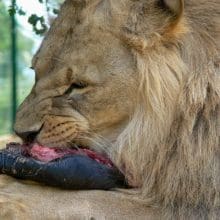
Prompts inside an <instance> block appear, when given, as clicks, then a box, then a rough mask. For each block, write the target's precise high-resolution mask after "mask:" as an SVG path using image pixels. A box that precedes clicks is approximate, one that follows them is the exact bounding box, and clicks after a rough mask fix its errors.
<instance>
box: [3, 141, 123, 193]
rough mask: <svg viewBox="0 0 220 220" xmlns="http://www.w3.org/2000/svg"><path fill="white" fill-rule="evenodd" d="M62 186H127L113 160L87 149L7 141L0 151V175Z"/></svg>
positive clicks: (102, 187) (80, 187)
mask: <svg viewBox="0 0 220 220" xmlns="http://www.w3.org/2000/svg"><path fill="white" fill-rule="evenodd" d="M1 173H3V174H7V175H10V176H13V177H15V178H19V179H26V180H34V181H37V182H40V183H43V184H46V185H49V186H56V187H61V188H65V189H104V190H107V189H111V188H115V187H127V184H126V181H125V178H124V176H123V174H122V173H121V172H120V171H119V170H118V169H117V168H116V167H115V166H113V164H112V162H111V161H110V160H109V159H108V158H106V157H105V156H102V155H100V154H98V153H96V152H93V151H91V150H88V149H69V148H62V149H61V148H48V147H44V146H40V145H37V144H36V145H33V146H31V147H30V146H28V145H20V144H16V143H11V144H8V145H7V147H6V149H3V150H0V174H1Z"/></svg>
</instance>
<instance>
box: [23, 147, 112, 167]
mask: <svg viewBox="0 0 220 220" xmlns="http://www.w3.org/2000/svg"><path fill="white" fill-rule="evenodd" d="M24 147H25V148H26V150H27V151H28V154H29V156H31V157H33V158H35V159H37V160H39V161H42V162H50V161H52V160H55V159H59V158H62V157H64V156H67V155H74V154H82V155H86V156H88V157H90V158H91V159H93V160H95V161H97V162H98V163H102V164H105V165H107V166H109V167H112V166H113V164H112V162H111V160H109V159H108V158H106V157H104V156H103V155H101V154H99V153H96V152H94V151H92V150H89V149H86V148H79V149H71V148H49V147H46V146H41V145H39V144H34V145H33V146H32V147H31V148H29V147H28V146H24Z"/></svg>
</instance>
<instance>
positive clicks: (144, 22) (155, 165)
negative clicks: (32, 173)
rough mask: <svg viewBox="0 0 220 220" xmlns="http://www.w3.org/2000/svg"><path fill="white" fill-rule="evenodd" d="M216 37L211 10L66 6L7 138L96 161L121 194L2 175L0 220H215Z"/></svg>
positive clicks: (219, 23) (161, 1) (109, 0)
mask: <svg viewBox="0 0 220 220" xmlns="http://www.w3.org/2000/svg"><path fill="white" fill-rule="evenodd" d="M219 28H220V1H219V0H210V1H205V0H188V1H183V0H172V1H171V0H136V1H132V0H90V1H89V0H84V1H79V0H66V1H65V2H64V3H63V5H62V7H61V10H60V13H59V15H58V17H57V18H56V19H55V21H54V22H53V24H52V26H51V28H50V30H49V31H48V33H47V34H46V37H45V38H44V40H43V42H42V45H41V47H40V48H39V50H38V51H37V53H36V54H35V56H34V58H33V61H32V66H33V68H34V70H35V73H36V82H35V85H34V86H33V89H32V91H31V92H30V94H29V96H28V97H27V98H26V99H25V100H24V102H23V103H22V104H21V106H20V107H19V109H18V112H17V118H16V123H15V131H16V133H17V134H18V136H20V137H21V138H22V139H23V141H24V143H26V142H28V143H32V144H33V143H40V144H41V145H45V146H49V147H50V148H51V149H53V148H54V147H58V148H60V149H62V148H65V147H71V148H74V146H75V145H76V146H86V147H87V148H89V150H92V151H94V152H96V153H100V154H101V155H107V157H108V159H109V160H110V161H112V163H113V164H114V166H115V167H117V169H118V170H120V172H121V173H123V175H124V177H125V179H126V182H127V183H128V185H129V186H131V187H132V189H123V190H122V189H118V190H111V191H108V192H105V191H77V192H75V191H74V192H73V191H67V192H66V191H61V190H60V189H57V188H48V187H42V186H39V185H33V184H31V183H23V182H21V181H18V180H14V179H10V178H9V177H4V176H1V177H0V181H1V182H0V188H1V190H0V218H1V219H19V218H18V216H19V217H20V219H24V218H25V217H27V219H39V218H40V219H85V218H90V219H135V218H136V219H193V220H194V219H204V220H205V219H219V215H220V150H219V149H220V31H219ZM51 149H49V151H50V150H51ZM79 160H81V159H79ZM0 161H1V158H0ZM58 173H59V172H58ZM93 173H94V174H95V173H96V172H93ZM83 174H84V173H83V172H81V173H80V174H79V176H82V175H83ZM113 179H114V178H113ZM85 186H86V183H85ZM51 198H52V199H51ZM61 203H62V204H61ZM42 204H43V205H42ZM39 216H40V217H39Z"/></svg>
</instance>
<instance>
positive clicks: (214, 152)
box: [115, 1, 220, 219]
mask: <svg viewBox="0 0 220 220" xmlns="http://www.w3.org/2000/svg"><path fill="white" fill-rule="evenodd" d="M184 7H185V9H184V10H185V11H184V12H183V14H181V15H180V17H179V18H178V21H175V22H174V23H172V26H167V27H166V31H165V32H164V33H161V34H160V35H158V33H153V34H152V36H151V37H149V36H148V39H146V38H143V36H141V34H140V35H139V34H137V38H129V36H127V37H126V39H125V40H126V42H128V43H129V45H130V46H131V47H132V49H133V54H134V57H135V58H136V64H137V70H138V73H139V75H138V82H139V90H138V91H137V99H136V101H137V103H136V106H137V108H136V111H135V113H134V115H133V117H132V119H131V121H130V123H129V125H128V126H127V128H126V129H125V130H124V131H123V132H122V133H121V135H120V136H119V138H118V141H117V143H116V145H117V151H116V152H117V153H116V155H115V158H116V161H117V164H118V167H123V169H124V170H125V174H126V177H127V178H128V180H129V182H130V183H131V185H133V186H136V187H137V188H139V192H138V193H139V194H138V198H139V199H141V200H143V201H147V202H146V203H147V204H149V202H150V203H151V202H152V204H155V203H158V202H159V203H160V204H163V207H166V208H168V209H169V208H171V209H172V210H173V211H174V212H175V211H177V210H178V213H179V214H178V217H180V216H182V217H183V216H185V218H186V219H187V217H186V216H187V215H188V217H190V215H191V214H192V213H190V211H189V210H191V212H194V211H195V210H197V213H200V214H201V213H203V214H201V215H200V217H204V216H206V215H205V214H204V213H206V214H207V213H212V214H213V212H214V213H215V214H216V209H218V208H219V207H220V196H219V195H220V194H219V193H220V186H219V184H220V182H219V180H220V179H219V175H220V160H219V149H220V59H219V49H220V44H219V42H220V29H219V27H220V3H219V2H217V1H209V2H206V1H185V6H184ZM133 19H135V18H134V17H133ZM138 25H141V24H140V23H139V24H137V27H138ZM137 29H138V28H137ZM149 50H150V52H149ZM179 87H180V88H181V92H180V94H179V95H178V96H175V94H176V92H177V90H178V88H179ZM173 103H175V105H173ZM189 207H191V209H189ZM186 210H187V211H186ZM183 213H184V214H183ZM186 213H187V215H186ZM198 216H199V215H198ZM191 217H192V216H191ZM215 217H216V215H215ZM185 218H184V219H185Z"/></svg>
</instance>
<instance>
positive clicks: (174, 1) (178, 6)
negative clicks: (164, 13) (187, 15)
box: [159, 0, 184, 17]
mask: <svg viewBox="0 0 220 220" xmlns="http://www.w3.org/2000/svg"><path fill="white" fill-rule="evenodd" d="M159 4H160V6H162V7H163V8H164V9H166V10H169V11H170V12H171V13H173V14H174V15H175V16H176V17H180V16H181V15H182V14H183V11H184V0H159Z"/></svg>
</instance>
